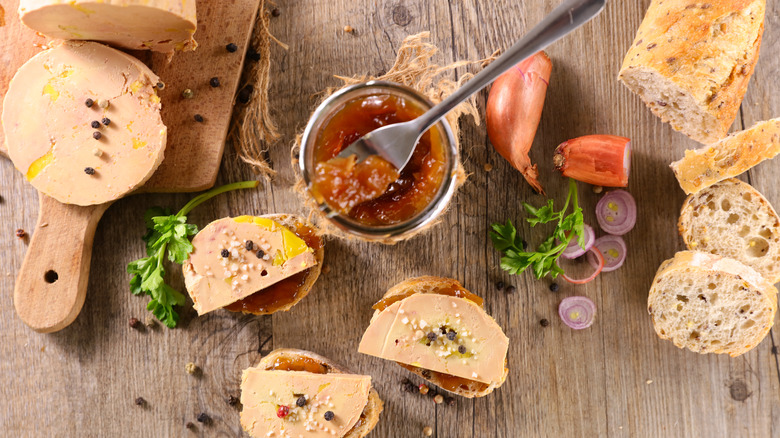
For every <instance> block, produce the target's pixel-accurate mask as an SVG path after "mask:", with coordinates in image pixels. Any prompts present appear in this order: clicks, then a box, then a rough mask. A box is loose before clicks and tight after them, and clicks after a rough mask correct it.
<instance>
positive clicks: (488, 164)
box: [482, 163, 493, 172]
mask: <svg viewBox="0 0 780 438" xmlns="http://www.w3.org/2000/svg"><path fill="white" fill-rule="evenodd" d="M482 168H483V169H485V172H490V171H491V170H493V165H492V164H490V163H485V165H484V166H482Z"/></svg>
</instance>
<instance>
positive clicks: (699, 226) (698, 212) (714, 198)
mask: <svg viewBox="0 0 780 438" xmlns="http://www.w3.org/2000/svg"><path fill="white" fill-rule="evenodd" d="M678 228H679V230H680V235H681V236H682V238H683V240H684V241H685V245H686V246H687V247H688V249H691V250H698V251H705V252H710V253H713V254H717V255H719V256H723V257H729V258H732V259H735V260H738V261H740V262H742V263H744V264H746V265H748V266H750V267H751V268H753V269H755V270H756V271H758V273H759V274H761V275H762V276H764V278H766V279H767V280H768V281H769V282H770V283H772V284H774V283H777V282H780V218H779V217H778V216H777V213H776V212H775V209H774V208H772V206H771V205H770V204H769V202H768V201H767V200H766V198H764V196H763V195H761V193H759V192H758V190H756V189H754V188H753V187H751V186H750V184H748V183H745V182H742V181H740V180H738V179H734V178H730V179H727V180H725V181H721V182H719V183H717V184H715V185H713V186H710V187H707V188H706V189H704V190H702V191H700V192H698V193H696V194H694V195H690V196H688V199H686V200H685V203H683V206H682V210H681V211H680V221H679V223H678Z"/></svg>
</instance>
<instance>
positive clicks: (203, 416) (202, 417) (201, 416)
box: [195, 412, 211, 424]
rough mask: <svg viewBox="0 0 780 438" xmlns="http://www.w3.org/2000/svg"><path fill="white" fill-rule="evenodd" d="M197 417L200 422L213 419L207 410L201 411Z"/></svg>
mask: <svg viewBox="0 0 780 438" xmlns="http://www.w3.org/2000/svg"><path fill="white" fill-rule="evenodd" d="M195 419H196V420H198V423H204V424H205V423H208V422H210V421H211V417H209V415H208V414H207V413H205V412H201V413H200V414H198V416H197V417H196V418H195Z"/></svg>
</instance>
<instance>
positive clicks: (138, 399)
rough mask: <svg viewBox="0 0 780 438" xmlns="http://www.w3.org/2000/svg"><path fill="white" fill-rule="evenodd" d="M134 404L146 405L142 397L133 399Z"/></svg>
mask: <svg viewBox="0 0 780 438" xmlns="http://www.w3.org/2000/svg"><path fill="white" fill-rule="evenodd" d="M135 404H136V405H138V406H143V405H145V404H146V400H144V398H143V397H138V398H137V399H135Z"/></svg>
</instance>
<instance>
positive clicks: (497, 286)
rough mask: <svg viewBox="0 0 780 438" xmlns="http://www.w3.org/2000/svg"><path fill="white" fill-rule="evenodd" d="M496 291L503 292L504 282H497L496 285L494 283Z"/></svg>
mask: <svg viewBox="0 0 780 438" xmlns="http://www.w3.org/2000/svg"><path fill="white" fill-rule="evenodd" d="M496 289H498V290H504V282H503V281H499V282H498V283H496Z"/></svg>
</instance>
